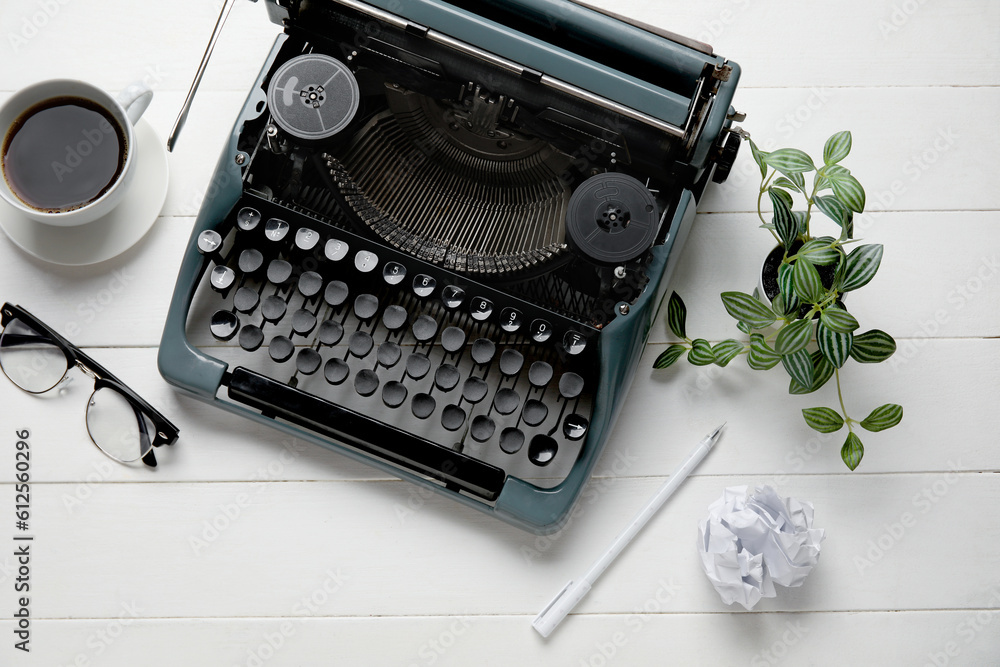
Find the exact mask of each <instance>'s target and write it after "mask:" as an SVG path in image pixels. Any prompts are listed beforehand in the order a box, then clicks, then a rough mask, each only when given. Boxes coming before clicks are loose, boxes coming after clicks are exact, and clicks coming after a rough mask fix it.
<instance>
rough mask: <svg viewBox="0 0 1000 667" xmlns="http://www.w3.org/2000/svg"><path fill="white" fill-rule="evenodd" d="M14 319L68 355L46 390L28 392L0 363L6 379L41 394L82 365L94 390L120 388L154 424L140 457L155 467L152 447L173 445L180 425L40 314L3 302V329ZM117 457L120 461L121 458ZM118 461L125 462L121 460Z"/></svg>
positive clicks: (0, 317)
mask: <svg viewBox="0 0 1000 667" xmlns="http://www.w3.org/2000/svg"><path fill="white" fill-rule="evenodd" d="M15 319H16V320H20V321H21V322H23V323H24V324H26V325H27V326H29V327H31V328H32V329H34V330H35V331H37V332H39V333H41V334H44V335H45V336H47V337H48V342H51V343H52V344H54V345H55V346H56V347H58V348H59V349H60V350H62V353H63V355H65V357H66V371H65V372H64V373H63V376H62V377H61V378H59V380H58V381H57V382H56V383H55V384H54V385H52V386H51V387H49V388H48V389H46V390H44V391H38V392H35V391H29V390H27V389H25V388H23V387H22V386H21V385H19V384H18V383H17V382H15V381H14V380H13V379H12V378H11V377H10V376H9V375H7V371H6V370H5V369H3V367H2V366H0V370H3V374H4V375H5V376H7V379H8V380H10V381H11V383H13V384H14V386H15V387H17V388H18V389H20V390H21V391H23V392H25V393H28V394H34V395H39V394H45V393H47V392H50V391H52V390H53V389H55V388H56V387H58V386H59V385H60V384H61V383H62V382H63V380H65V379H66V375H67V374H68V373H69V371H70V369H72V368H79V369H80V370H81V371H82V372H83V373H84V374H85V375H87V376H88V377H90V378H93V380H94V391H95V392H96V391H98V390H99V389H112V390H114V391H117V392H118V393H119V394H120V395H121V396H122V398H124V399H125V400H126V401H128V403H129V405H130V406H132V410H133V411H136V412H141V413H142V414H143V415H145V416H146V417H147V418H148V419H149V420H150V421H151V422H152V423H153V426H154V427H155V434H154V437H153V439H152V442H151V445H152V446H151V447H150V449H149V451H148V452H146V453H145V454H143V455H142V457H141V459H139V460H141V461H142V462H143V463H144V464H145V465H147V466H149V467H150V468H155V467H156V456H155V455H154V454H153V450H154V449H155V448H157V447H161V446H163V445H172V444H174V443H175V442H176V441H177V437H178V435H179V433H180V431H179V430H178V429H177V427H176V426H174V425H173V424H172V423H171V422H170V421H169V420H168V419H167V418H166V417H164V416H163V415H162V414H161V413H160V412H159V411H158V410H156V409H155V408H153V406H151V405H150V404H149V403H147V402H146V401H145V400H143V399H142V397H140V396H139V395H138V394H137V393H135V392H134V391H132V389H130V388H129V387H128V385H126V384H125V383H124V382H122V381H121V380H119V379H118V378H117V377H115V375H114V374H113V373H111V371H109V370H108V369H106V368H104V366H101V365H100V364H99V363H97V362H96V361H94V360H93V359H92V358H90V356H88V355H87V354H86V353H84V352H83V351H82V350H81V349H80V348H78V347H77V346H76V345H74V344H73V343H71V342H69V341H68V340H66V339H65V338H63V337H62V336H60V335H59V334H58V333H56V332H55V331H54V330H53V329H52V327H50V326H49V325H47V324H45V323H44V322H42V321H41V320H39V319H38V318H37V317H35V316H34V315H32V314H31V313H29V312H28V311H27V310H25V309H24V308H22V307H21V306H18V305H16V304H11V303H5V304H4V305H3V308H2V309H0V325H2V326H3V327H4V329H6V327H7V325H9V324H10V323H11V321H13V320H15ZM136 416H137V417H138V416H139V415H138V414H137V415H136ZM87 434H88V435H90V441H91V442H93V443H94V446H95V447H97V448H98V449H99V450H101V452H102V453H103V454H105V455H106V456H108V457H110V458H113V459H115V457H113V456H111V455H110V454H108V452H106V451H105V450H104V448H103V447H101V446H100V445H99V444H97V442H96V441H95V440H94V436H93V435H92V434H91V433H90V430H89V429H88V430H87ZM115 460H116V461H119V460H118V459H115ZM119 463H122V461H119Z"/></svg>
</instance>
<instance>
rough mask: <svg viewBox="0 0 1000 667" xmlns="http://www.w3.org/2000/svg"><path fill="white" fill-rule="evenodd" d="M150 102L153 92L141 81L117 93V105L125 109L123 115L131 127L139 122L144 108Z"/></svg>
mask: <svg viewBox="0 0 1000 667" xmlns="http://www.w3.org/2000/svg"><path fill="white" fill-rule="evenodd" d="M152 101H153V91H152V90H151V89H150V87H149V86H147V85H146V84H144V83H142V82H141V81H136V82H135V83H131V84H129V85H128V86H126V87H125V89H124V90H123V91H122V92H120V93H118V103H119V104H121V105H122V107H123V108H124V109H125V114H126V115H127V116H128V120H129V122H130V123H132V124H133V125H135V124H136V123H138V122H139V119H140V118H141V117H142V114H143V113H144V112H145V111H146V107H148V106H149V103H150V102H152Z"/></svg>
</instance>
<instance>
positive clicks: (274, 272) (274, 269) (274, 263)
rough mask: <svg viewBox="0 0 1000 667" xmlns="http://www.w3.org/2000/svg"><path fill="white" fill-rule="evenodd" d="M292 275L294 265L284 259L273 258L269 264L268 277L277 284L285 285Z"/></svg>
mask: <svg viewBox="0 0 1000 667" xmlns="http://www.w3.org/2000/svg"><path fill="white" fill-rule="evenodd" d="M291 277H292V265H291V264H289V263H288V262H286V261H285V260H283V259H272V260H271V263H270V264H268V265H267V279H268V280H269V281H271V282H272V283H274V284H275V285H284V284H285V283H286V282H288V279H289V278H291Z"/></svg>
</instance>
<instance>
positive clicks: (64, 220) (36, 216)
mask: <svg viewBox="0 0 1000 667" xmlns="http://www.w3.org/2000/svg"><path fill="white" fill-rule="evenodd" d="M59 97H77V98H82V99H84V100H87V101H89V102H90V103H92V104H96V105H97V106H99V107H100V108H102V109H104V110H105V111H107V113H108V115H109V116H110V117H111V118H112V119H114V121H115V122H116V123H117V124H118V126H119V127H120V128H121V130H122V134H123V136H124V137H125V160H124V164H123V165H122V167H121V170H120V172H119V174H118V177H117V179H116V180H115V182H114V183H113V184H112V185H111V186H110V187H109V188H107V189H106V190H105V191H104V193H103V194H101V195H100V196H99V197H97V198H96V199H94V200H92V201H90V202H87V203H86V204H84V205H82V206H79V207H77V208H71V209H69V210H58V211H44V210H40V209H38V208H34V207H33V206H31V205H29V204H28V203H26V202H24V201H22V200H21V199H20V198H19V197H18V196H17V194H16V193H15V192H14V191H13V190H12V189H11V186H10V183H8V179H7V174H6V173H0V197H2V198H3V199H5V200H6V201H7V203H9V204H10V205H11V206H13V207H14V208H15V209H17V210H18V211H20V212H21V213H23V214H24V215H26V216H28V217H29V218H31V219H33V220H37V221H38V222H43V223H45V224H47V225H56V226H60V227H72V226H75V225H82V224H86V223H88V222H92V221H94V220H97V219H98V218H101V217H103V216H105V215H107V214H108V213H109V212H111V210H112V209H114V207H115V206H117V205H118V204H119V203H121V200H122V198H123V197H124V196H125V192H126V191H127V190H128V187H129V184H130V183H131V182H132V178H133V177H134V176H135V164H136V151H137V149H138V146H136V142H135V123H137V122H139V118H140V117H141V116H142V114H143V112H144V111H145V110H146V107H148V106H149V103H150V101H151V100H152V99H153V91H152V90H150V89H149V87H148V86H146V85H145V84H143V83H140V82H136V83H133V84H131V85H129V86H128V87H126V88H125V90H123V91H122V92H121V93H120V94H119V95H118V98H117V99H116V98H114V97H112V96H111V95H110V94H109V93H107V92H105V91H104V90H102V89H101V88H98V87H97V86H94V85H92V84H89V83H87V82H85V81H78V80H76V79H52V80H49V81H41V82H39V83H35V84H32V85H30V86H28V87H27V88H23V89H21V90H20V91H18V92H16V93H14V95H13V96H11V97H10V99H8V100H7V102H6V103H4V104H3V106H2V107H0V131H2V132H3V136H2V137H0V146H6V144H7V139H8V136H7V135H8V134H9V133H10V132H11V131H12V127H11V126H12V125H13V124H14V121H16V120H17V119H18V118H20V117H21V116H22V115H23V114H24V113H25V112H26V111H28V110H29V109H31V108H32V107H34V106H35V105H38V104H40V103H42V102H45V101H46V100H50V99H52V98H59ZM85 141H86V140H85V139H84V141H83V143H85ZM69 148H70V149H73V148H74V147H72V146H70V147H69ZM3 169H4V167H3V166H2V165H0V171H3Z"/></svg>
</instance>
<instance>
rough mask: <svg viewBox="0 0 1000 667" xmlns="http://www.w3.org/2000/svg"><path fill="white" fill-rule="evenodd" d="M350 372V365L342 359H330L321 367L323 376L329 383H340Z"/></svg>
mask: <svg viewBox="0 0 1000 667" xmlns="http://www.w3.org/2000/svg"><path fill="white" fill-rule="evenodd" d="M350 373H351V367H350V366H348V365H347V364H346V363H344V360H343V359H330V360H329V361H328V362H326V366H324V367H323V376H324V377H325V378H326V381H327V382H329V383H330V384H341V383H343V381H344V380H346V379H347V376H348V375H350Z"/></svg>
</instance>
